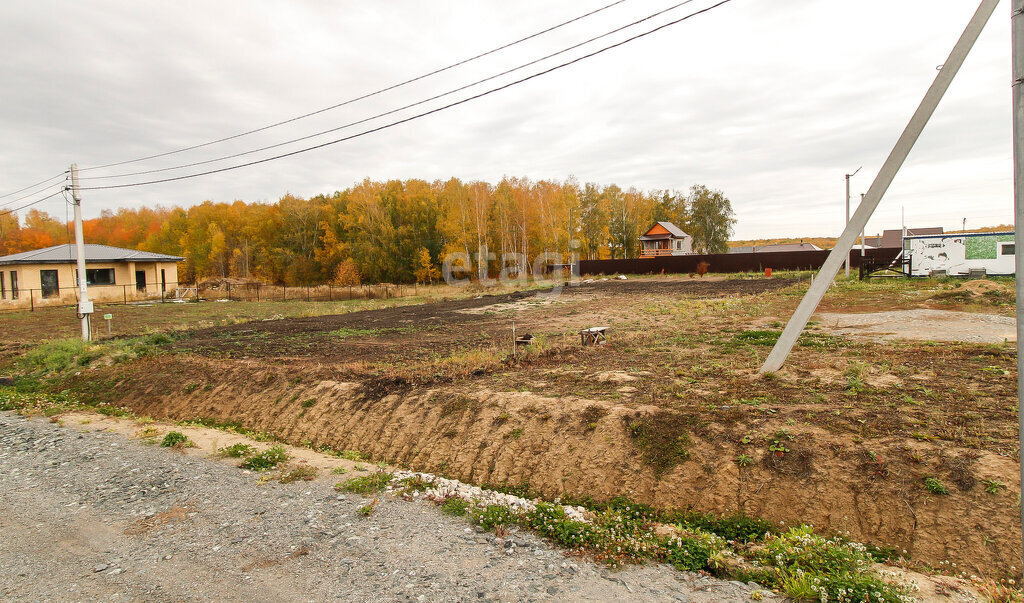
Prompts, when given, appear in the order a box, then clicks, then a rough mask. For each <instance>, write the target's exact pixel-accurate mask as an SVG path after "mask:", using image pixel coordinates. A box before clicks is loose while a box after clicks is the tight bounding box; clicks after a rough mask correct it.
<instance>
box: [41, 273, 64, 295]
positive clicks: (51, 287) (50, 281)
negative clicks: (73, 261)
mask: <svg viewBox="0 0 1024 603" xmlns="http://www.w3.org/2000/svg"><path fill="white" fill-rule="evenodd" d="M39 286H40V288H42V290H43V297H57V296H58V295H60V282H59V281H58V280H57V271H56V270H40V271H39Z"/></svg>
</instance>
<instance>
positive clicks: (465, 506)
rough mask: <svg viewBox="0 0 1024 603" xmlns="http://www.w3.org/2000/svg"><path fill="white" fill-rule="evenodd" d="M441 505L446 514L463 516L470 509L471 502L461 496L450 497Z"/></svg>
mask: <svg viewBox="0 0 1024 603" xmlns="http://www.w3.org/2000/svg"><path fill="white" fill-rule="evenodd" d="M440 507H441V512H442V513H444V514H445V515H452V516H454V517H462V516H463V515H465V514H466V512H467V511H468V510H469V503H468V502H466V501H465V500H463V499H461V498H449V499H446V500H445V501H444V502H443V503H441V505H440Z"/></svg>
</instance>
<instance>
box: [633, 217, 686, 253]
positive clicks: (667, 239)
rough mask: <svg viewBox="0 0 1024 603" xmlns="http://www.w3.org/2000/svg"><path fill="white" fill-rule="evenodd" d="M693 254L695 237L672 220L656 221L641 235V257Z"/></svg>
mask: <svg viewBox="0 0 1024 603" xmlns="http://www.w3.org/2000/svg"><path fill="white" fill-rule="evenodd" d="M668 255H693V237H691V236H690V235H688V234H686V233H685V232H683V231H682V229H681V228H679V227H678V226H676V225H675V224H673V223H671V222H655V224H654V226H651V227H650V228H648V229H647V232H645V233H644V234H643V235H642V236H641V237H640V257H642V258H656V257H661V256H668Z"/></svg>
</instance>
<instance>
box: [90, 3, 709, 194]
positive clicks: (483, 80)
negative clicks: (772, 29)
mask: <svg viewBox="0 0 1024 603" xmlns="http://www.w3.org/2000/svg"><path fill="white" fill-rule="evenodd" d="M693 2H694V0H683V1H682V2H679V3H677V4H674V5H672V6H670V7H668V8H665V9H663V10H660V11H657V12H655V13H652V14H650V15H648V16H646V17H643V18H642V19H637V20H636V21H633V22H632V23H628V24H626V25H623V26H621V27H617V28H615V29H613V30H611V31H608V32H605V33H603V34H600V35H597V36H594V37H592V38H589V39H587V40H584V41H582V42H579V43H577V44H573V45H572V46H569V47H567V48H563V49H562V50H559V51H557V52H553V53H551V54H548V55H545V56H543V57H541V58H539V59H534V60H532V61H530V62H528V63H523V64H522V65H519V66H517V67H513V68H512V69H507V70H505V71H502V72H501V73H497V74H495V75H491V76H488V77H485V78H483V79H479V80H476V81H475V82H472V83H469V84H466V85H464V86H460V87H458V88H455V89H453V90H449V91H447V92H444V93H441V94H437V95H435V96H431V97H430V98H426V99H423V100H420V101H417V102H415V103H410V104H408V105H405V106H402V107H398V108H397V109H391V110H390V111H385V112H383V113H378V114H376V115H373V116H371V117H367V118H364V119H360V120H357V121H353V122H349V123H347V124H344V125H341V126H337V127H334V128H330V129H328V130H321V131H319V132H316V133H313V134H308V135H306V136H300V137H299V138H293V139H291V140H286V141H284V142H279V143H275V144H271V145H267V146H264V147H259V148H256V149H252V150H249V151H242V152H240V153H234V154H232V155H224V156H222V157H216V158H214V159H206V160H203V161H195V162H192V163H186V164H183V165H177V166H172V167H165V168H156V169H152V170H142V171H138V172H128V173H125V174H113V175H110V176H86V177H83V178H81V180H106V179H110V178H127V177H130V176H143V175H146V174H156V173H160V172H169V171H174V170H179V169H184V168H189V167H196V166H200V165H207V164H210V163H217V162H218V161H226V160H228V159H235V158H237V157H244V156H246V155H252V154H253V153H259V152H262V151H268V150H270V149H276V148H279V147H283V146H286V145H289V144H294V143H296V142H302V141H303V140H309V139H311V138H316V137H318V136H323V135H324V134H330V133H332V132H337V131H339V130H344V129H346V128H350V127H352V126H357V125H360V124H364V123H366V122H369V121H373V120H375V119H379V118H381V117H386V116H388V115H393V114H395V113H398V112H400V111H404V110H406V109H410V108H412V107H417V106H419V105H423V104H426V103H428V102H431V101H434V100H437V99H439V98H444V97H446V96H450V95H452V94H455V93H456V92H461V91H463V90H466V89H467V88H472V87H473V86H476V85H479V84H482V83H484V82H488V81H491V80H494V79H497V78H499V77H502V76H504V75H508V74H510V73H513V72H516V71H519V70H522V69H525V68H527V67H530V66H531V65H536V64H537V63H540V62H542V61H546V60H548V59H550V58H553V57H556V56H559V55H562V54H565V53H567V52H569V51H571V50H575V49H577V48H579V47H581V46H585V45H587V44H590V43H591V42H596V41H597V40H600V39H602V38H607V37H608V36H611V35H613V34H616V33H619V32H621V31H623V30H625V29H629V28H630V27H634V26H636V25H639V24H640V23H644V22H645V21H650V20H651V19H653V18H655V17H658V16H661V15H663V14H665V13H668V12H671V11H673V10H676V9H677V8H680V7H682V6H686V5H687V4H691V3H693Z"/></svg>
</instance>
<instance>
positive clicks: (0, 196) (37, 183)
mask: <svg viewBox="0 0 1024 603" xmlns="http://www.w3.org/2000/svg"><path fill="white" fill-rule="evenodd" d="M67 173H68V171H67V170H64V171H63V172H61V173H59V174H57V175H56V176H50V177H49V178H47V179H46V180H40V181H39V182H36V183H35V184H30V185H28V186H26V187H25V188H19V189H18V190H16V191H11V192H9V193H5V194H3V195H0V199H3V198H4V197H10V196H11V195H17V194H18V193H21V192H24V191H27V190H28V189H30V188H35V187H37V186H39V185H41V184H46V183H47V182H49V181H51V180H53V179H55V178H60V177H61V176H64V175H65V174H67ZM29 196H31V195H29Z"/></svg>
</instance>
